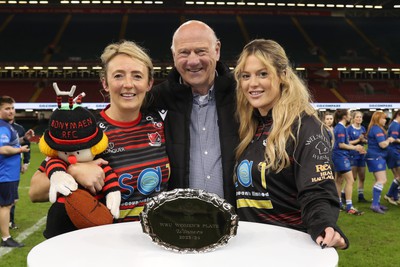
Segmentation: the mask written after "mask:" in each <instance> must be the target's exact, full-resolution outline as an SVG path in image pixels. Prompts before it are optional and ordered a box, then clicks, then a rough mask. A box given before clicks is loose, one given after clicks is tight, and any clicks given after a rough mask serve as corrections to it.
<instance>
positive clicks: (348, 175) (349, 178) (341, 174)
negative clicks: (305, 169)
mask: <svg viewBox="0 0 400 267" xmlns="http://www.w3.org/2000/svg"><path fill="white" fill-rule="evenodd" d="M334 118H335V123H336V125H335V128H334V130H333V133H334V138H335V143H334V146H333V153H332V160H333V164H334V166H335V173H336V188H337V191H338V196H339V199H340V206H342V205H343V204H344V203H342V200H341V189H342V186H343V182H344V181H346V184H345V187H344V193H345V201H346V204H345V205H346V207H345V210H346V212H347V213H348V214H352V215H362V214H363V212H361V211H358V210H357V209H356V208H355V207H354V206H353V200H352V195H353V183H354V178H353V173H352V171H351V164H350V153H349V151H352V150H354V151H357V152H358V153H360V154H365V149H364V147H363V146H362V145H359V144H358V145H352V144H350V142H349V136H348V134H347V130H346V124H347V123H348V122H349V121H350V119H351V116H350V111H349V110H348V109H338V110H336V111H335V114H334Z"/></svg>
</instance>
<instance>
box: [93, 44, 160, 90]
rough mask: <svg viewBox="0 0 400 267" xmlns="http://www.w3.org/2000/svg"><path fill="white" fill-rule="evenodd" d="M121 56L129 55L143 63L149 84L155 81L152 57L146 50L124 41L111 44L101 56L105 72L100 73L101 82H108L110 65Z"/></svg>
mask: <svg viewBox="0 0 400 267" xmlns="http://www.w3.org/2000/svg"><path fill="white" fill-rule="evenodd" d="M120 54H125V55H128V56H130V57H131V58H132V59H137V60H139V61H140V62H142V63H143V64H144V65H145V66H146V67H147V70H148V76H149V83H150V82H151V81H152V80H153V77H154V69H153V63H152V61H151V58H150V56H149V55H148V54H147V53H146V50H145V49H144V48H143V47H141V46H140V45H138V44H136V43H134V42H132V41H126V40H122V41H120V42H118V43H112V44H109V45H108V46H107V47H106V48H105V49H104V51H103V54H102V55H101V56H100V59H101V63H102V64H103V71H102V72H101V73H100V79H101V80H103V79H104V80H105V81H106V82H107V69H108V63H109V62H110V61H111V59H113V58H114V57H115V56H117V55H120Z"/></svg>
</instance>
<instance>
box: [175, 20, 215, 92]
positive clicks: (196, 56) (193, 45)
mask: <svg viewBox="0 0 400 267" xmlns="http://www.w3.org/2000/svg"><path fill="white" fill-rule="evenodd" d="M220 47H221V45H220V43H219V41H216V40H215V37H214V35H213V32H212V31H211V30H210V29H209V28H207V27H206V26H204V25H202V24H197V23H193V24H188V25H185V26H182V27H181V28H180V30H179V31H178V32H177V34H176V35H175V38H174V50H173V57H174V64H175V67H176V69H177V70H178V72H179V73H180V75H181V77H182V79H183V81H184V83H185V84H187V85H189V86H191V88H192V91H193V92H194V93H199V94H202V95H204V94H207V92H208V90H209V89H210V88H211V86H212V85H213V83H214V78H215V69H216V65H217V61H218V60H219V56H220Z"/></svg>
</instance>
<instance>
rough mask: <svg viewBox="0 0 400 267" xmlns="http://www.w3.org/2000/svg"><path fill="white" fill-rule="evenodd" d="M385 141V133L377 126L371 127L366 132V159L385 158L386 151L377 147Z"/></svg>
mask: <svg viewBox="0 0 400 267" xmlns="http://www.w3.org/2000/svg"><path fill="white" fill-rule="evenodd" d="M383 141H386V134H385V132H384V131H383V130H382V129H381V128H380V127H379V126H378V125H373V126H372V127H371V129H370V130H369V132H368V150H367V156H366V157H367V158H378V157H383V158H386V157H387V153H388V150H387V149H382V148H381V147H380V146H379V143H380V142H383Z"/></svg>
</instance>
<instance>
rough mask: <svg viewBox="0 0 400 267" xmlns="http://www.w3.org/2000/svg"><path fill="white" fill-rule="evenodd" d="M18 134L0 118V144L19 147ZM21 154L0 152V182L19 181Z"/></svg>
mask: <svg viewBox="0 0 400 267" xmlns="http://www.w3.org/2000/svg"><path fill="white" fill-rule="evenodd" d="M18 139H19V138H18V134H17V132H16V131H15V130H14V128H12V126H11V125H10V124H9V123H8V122H6V121H4V120H1V119H0V146H12V147H20V145H19V140H18ZM20 171H21V154H20V153H17V154H14V155H2V154H0V183H5V182H15V181H19V176H20Z"/></svg>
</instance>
